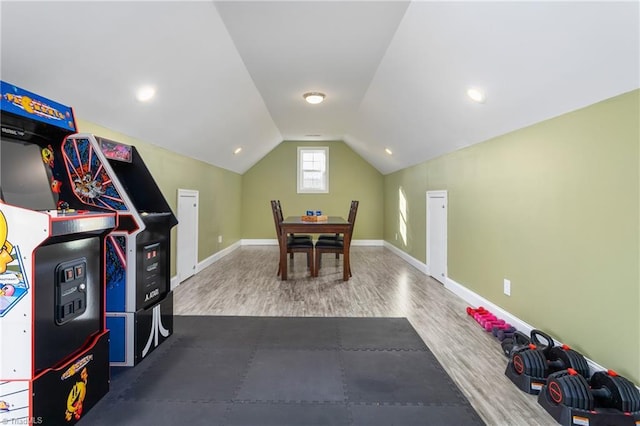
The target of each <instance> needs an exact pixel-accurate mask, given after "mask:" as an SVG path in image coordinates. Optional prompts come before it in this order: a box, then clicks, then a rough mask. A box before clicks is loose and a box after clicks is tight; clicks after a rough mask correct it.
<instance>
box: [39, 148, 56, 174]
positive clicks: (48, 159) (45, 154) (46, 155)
mask: <svg viewBox="0 0 640 426" xmlns="http://www.w3.org/2000/svg"><path fill="white" fill-rule="evenodd" d="M42 161H44V163H45V164H47V165H48V166H49V167H51V168H53V164H54V163H53V148H52V147H51V145H47V147H46V148H42Z"/></svg>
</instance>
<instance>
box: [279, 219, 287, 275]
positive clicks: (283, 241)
mask: <svg viewBox="0 0 640 426" xmlns="http://www.w3.org/2000/svg"><path fill="white" fill-rule="evenodd" d="M279 238H280V278H282V281H286V280H287V269H288V268H287V266H288V265H287V234H286V233H285V232H284V230H283V231H282V232H281V234H280V237H279Z"/></svg>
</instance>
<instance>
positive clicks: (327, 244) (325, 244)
mask: <svg viewBox="0 0 640 426" xmlns="http://www.w3.org/2000/svg"><path fill="white" fill-rule="evenodd" d="M316 248H328V249H330V248H335V249H338V250H340V249H342V248H344V241H338V240H335V239H334V240H318V241H316Z"/></svg>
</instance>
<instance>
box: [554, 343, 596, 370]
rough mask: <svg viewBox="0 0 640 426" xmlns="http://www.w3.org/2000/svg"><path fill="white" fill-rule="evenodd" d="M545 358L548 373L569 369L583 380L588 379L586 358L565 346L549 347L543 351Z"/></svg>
mask: <svg viewBox="0 0 640 426" xmlns="http://www.w3.org/2000/svg"><path fill="white" fill-rule="evenodd" d="M545 356H546V358H547V369H548V370H549V372H550V373H552V372H556V371H561V370H565V369H569V368H571V369H573V370H575V371H577V372H578V374H580V375H582V376H584V377H585V378H587V377H589V364H588V363H587V360H586V358H585V357H584V356H582V354H581V353H579V352H577V351H574V350H573V349H571V348H570V347H569V346H567V345H562V346H554V347H549V348H548V349H547V350H546V351H545Z"/></svg>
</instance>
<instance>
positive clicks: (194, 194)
mask: <svg viewBox="0 0 640 426" xmlns="http://www.w3.org/2000/svg"><path fill="white" fill-rule="evenodd" d="M198 195H199V193H198V191H194V190H190V189H178V241H177V250H178V253H177V259H176V261H177V268H178V282H182V281H184V280H186V279H187V278H189V277H191V276H192V275H193V274H195V273H196V265H197V263H198Z"/></svg>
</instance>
